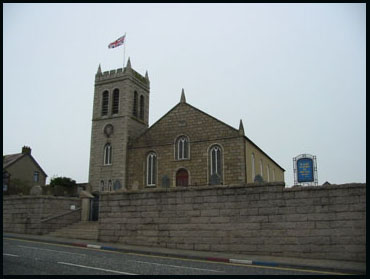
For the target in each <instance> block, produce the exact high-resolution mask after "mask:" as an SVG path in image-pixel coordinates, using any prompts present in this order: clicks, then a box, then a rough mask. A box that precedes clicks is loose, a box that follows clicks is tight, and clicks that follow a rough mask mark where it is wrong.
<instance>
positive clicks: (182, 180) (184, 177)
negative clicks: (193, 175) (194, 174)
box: [176, 169, 189, 186]
mask: <svg viewBox="0 0 370 279" xmlns="http://www.w3.org/2000/svg"><path fill="white" fill-rule="evenodd" d="M188 185H189V173H188V171H187V170H186V169H179V170H178V171H177V173H176V186H188Z"/></svg>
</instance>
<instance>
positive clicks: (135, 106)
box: [132, 91, 137, 117]
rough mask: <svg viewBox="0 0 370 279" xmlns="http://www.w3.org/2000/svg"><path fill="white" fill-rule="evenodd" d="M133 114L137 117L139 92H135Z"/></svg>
mask: <svg viewBox="0 0 370 279" xmlns="http://www.w3.org/2000/svg"><path fill="white" fill-rule="evenodd" d="M132 114H133V115H134V116H136V117H137V92H136V91H135V92H134V106H133V110H132Z"/></svg>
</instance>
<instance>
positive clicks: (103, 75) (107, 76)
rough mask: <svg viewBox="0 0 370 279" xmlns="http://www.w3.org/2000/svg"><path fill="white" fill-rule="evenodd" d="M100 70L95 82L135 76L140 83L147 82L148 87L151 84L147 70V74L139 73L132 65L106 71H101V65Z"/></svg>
mask: <svg viewBox="0 0 370 279" xmlns="http://www.w3.org/2000/svg"><path fill="white" fill-rule="evenodd" d="M99 70H100V71H99ZM99 70H98V72H97V73H96V75H95V83H97V82H101V81H108V80H111V79H116V78H120V77H133V78H135V79H136V80H138V81H139V82H140V83H142V84H145V85H146V86H147V87H149V85H150V81H149V78H148V74H147V72H146V74H145V76H143V75H141V74H139V73H138V72H136V71H135V70H134V69H132V68H131V67H125V68H124V69H123V68H118V69H115V70H110V71H105V72H101V69H100V67H99Z"/></svg>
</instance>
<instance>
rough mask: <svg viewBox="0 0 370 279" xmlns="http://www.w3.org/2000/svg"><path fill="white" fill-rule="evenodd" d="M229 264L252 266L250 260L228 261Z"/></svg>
mask: <svg viewBox="0 0 370 279" xmlns="http://www.w3.org/2000/svg"><path fill="white" fill-rule="evenodd" d="M230 262H231V263H239V264H252V261H250V260H238V259H230Z"/></svg>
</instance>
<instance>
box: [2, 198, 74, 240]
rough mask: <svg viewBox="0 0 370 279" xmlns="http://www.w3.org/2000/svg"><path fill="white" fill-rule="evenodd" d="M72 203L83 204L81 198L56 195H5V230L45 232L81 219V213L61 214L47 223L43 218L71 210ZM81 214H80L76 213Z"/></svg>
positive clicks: (31, 232)
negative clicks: (43, 222) (43, 221)
mask: <svg viewBox="0 0 370 279" xmlns="http://www.w3.org/2000/svg"><path fill="white" fill-rule="evenodd" d="M71 205H75V206H76V208H79V207H80V206H81V201H80V199H79V198H69V197H54V196H4V197H3V232H12V233H25V234H43V233H47V232H49V231H52V230H53V229H54V228H58V227H60V226H62V225H68V224H70V223H71V222H72V223H73V222H76V221H79V220H80V216H81V213H80V211H79V210H78V211H77V210H76V211H77V212H78V213H73V214H72V215H70V216H61V217H60V218H55V219H53V220H50V221H48V222H45V224H42V222H41V220H44V219H47V218H50V217H54V216H57V215H60V214H63V213H67V212H70V211H71V209H70V207H71ZM76 214H79V215H76Z"/></svg>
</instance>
